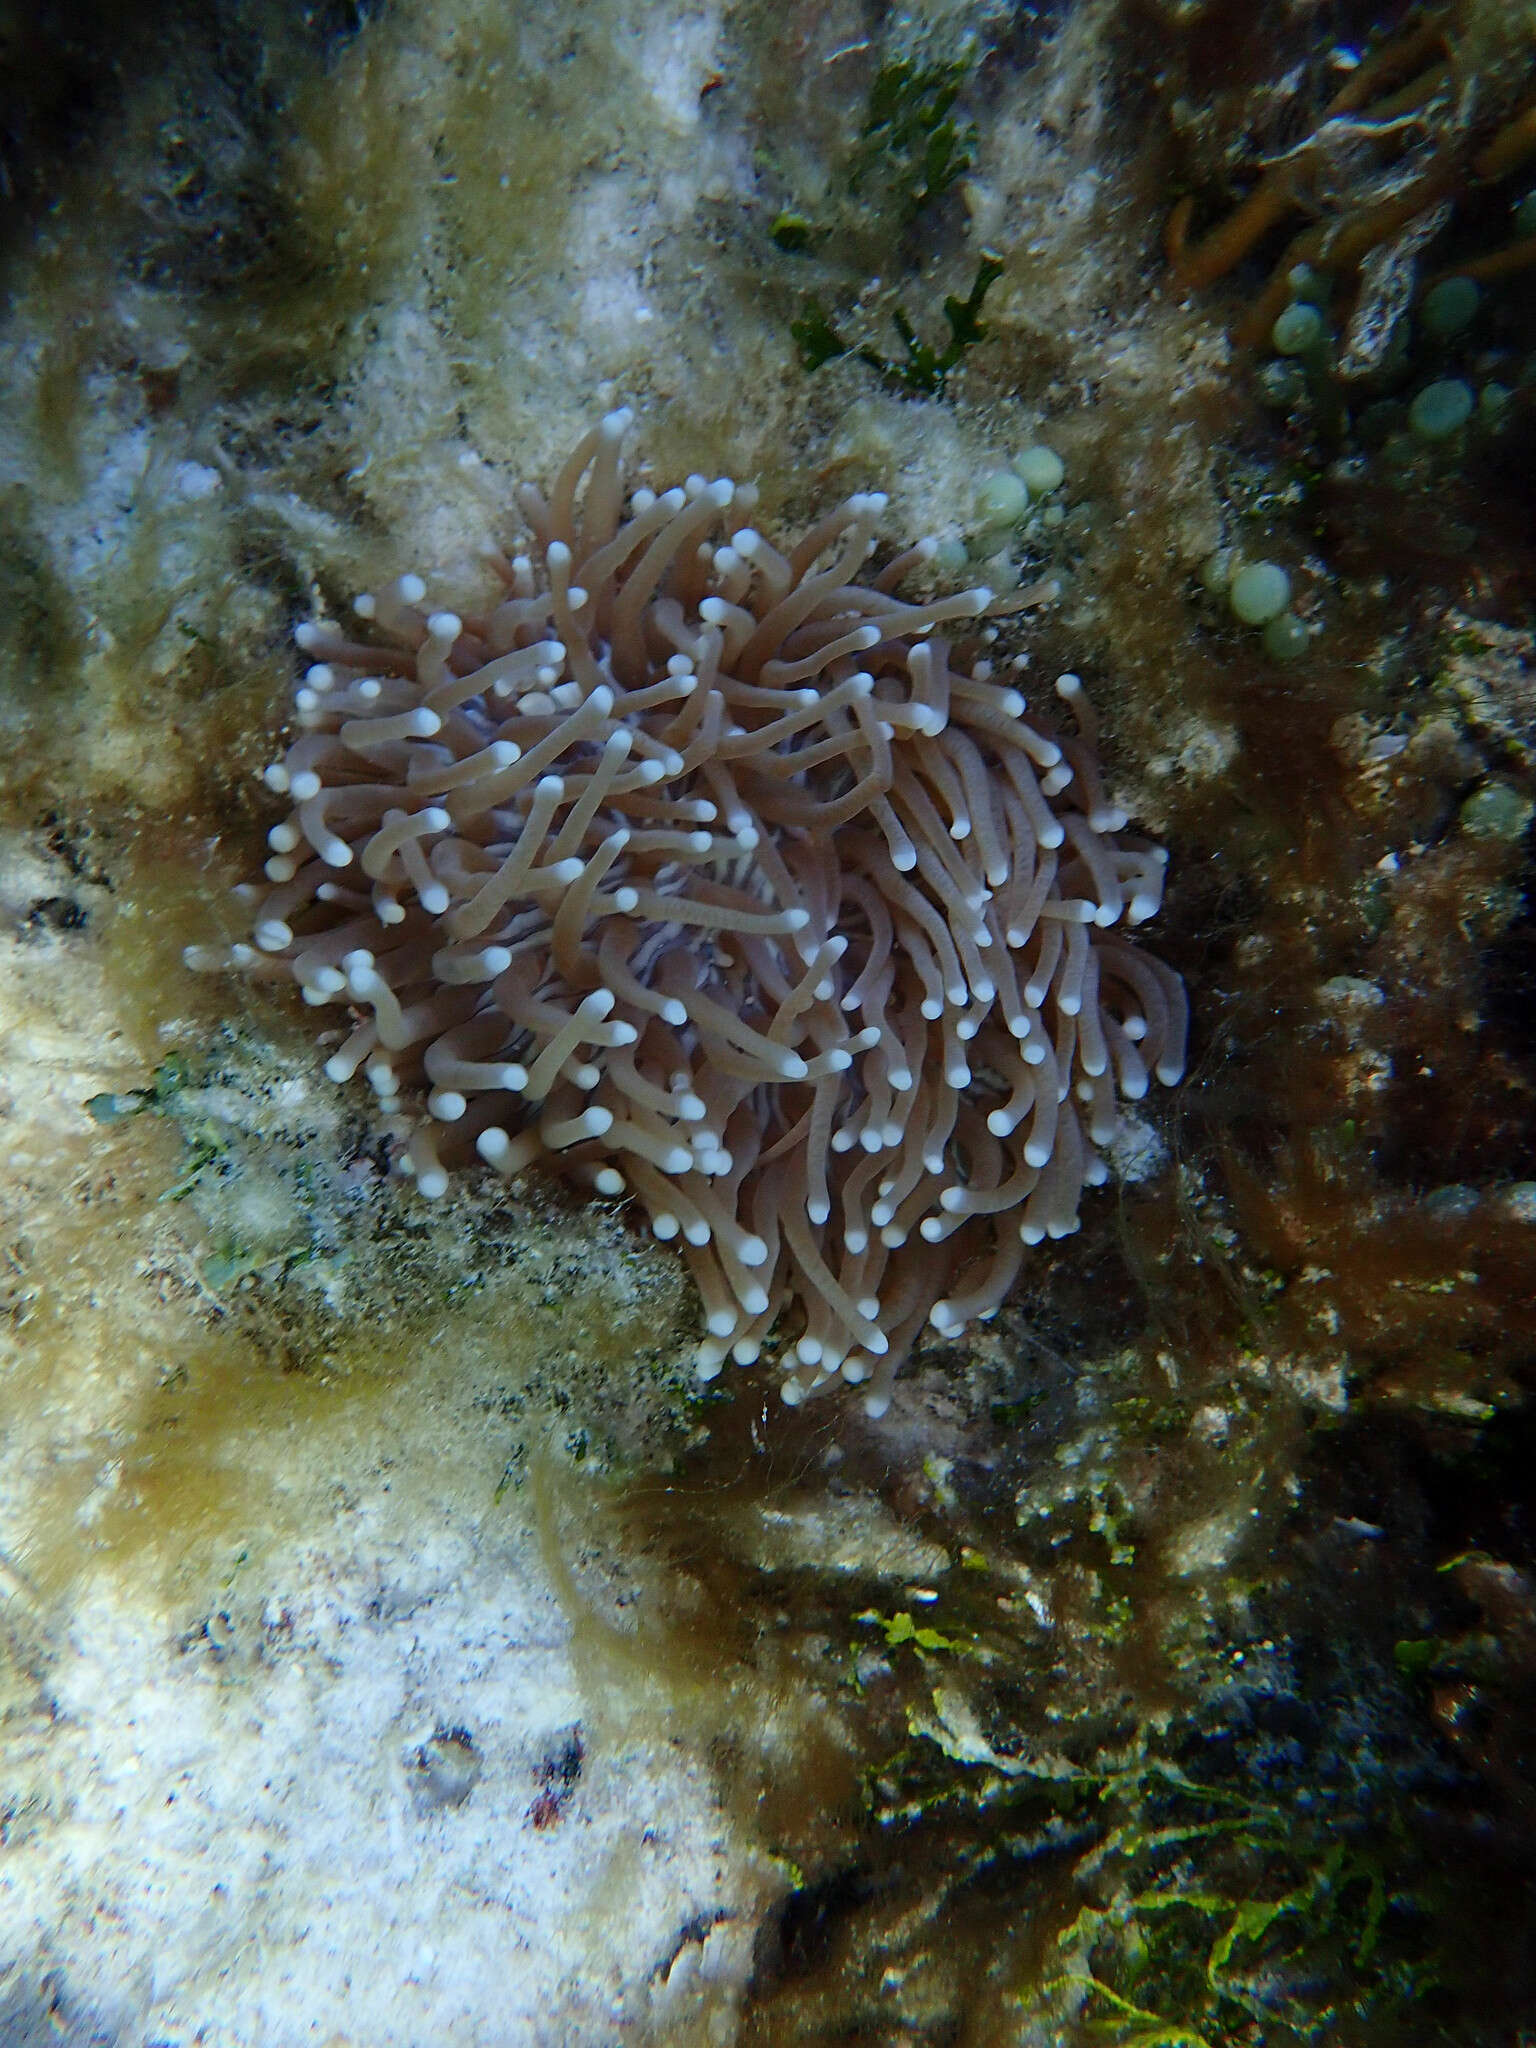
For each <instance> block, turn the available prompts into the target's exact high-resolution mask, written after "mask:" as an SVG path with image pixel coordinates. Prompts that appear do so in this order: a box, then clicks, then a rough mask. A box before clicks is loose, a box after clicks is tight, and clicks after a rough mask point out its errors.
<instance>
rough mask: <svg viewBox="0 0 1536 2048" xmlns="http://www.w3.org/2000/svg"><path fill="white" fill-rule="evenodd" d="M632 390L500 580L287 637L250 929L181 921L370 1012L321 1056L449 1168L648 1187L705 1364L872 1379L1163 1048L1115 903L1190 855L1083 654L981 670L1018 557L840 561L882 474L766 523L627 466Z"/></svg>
mask: <svg viewBox="0 0 1536 2048" xmlns="http://www.w3.org/2000/svg"><path fill="white" fill-rule="evenodd" d="M628 425H629V415H628V413H627V412H618V413H613V414H610V415H609V416H608V417H607V418H605V419H604V420H603V421H602V422H601V424H600V425H599V426H597V427H595V428H594V429H593V430H592V431H591V432H590V433H588V434H587V435H586V436H585V438H584V439H583V440H582V441H581V442H580V444H579V445H578V447H577V448H576V449H575V451H574V452H573V454H572V455H571V456H570V458H569V460H568V461H567V462H566V464H565V465H564V467H563V468H562V470H561V471H560V473H559V475H558V476H557V477H556V479H555V482H554V485H553V487H552V489H551V490H550V492H549V494H548V496H547V497H546V496H545V495H543V494H542V493H541V492H540V491H538V490H536V489H534V488H533V487H531V486H527V485H525V486H523V487H521V488H520V490H519V491H518V494H517V501H518V505H519V507H520V509H521V512H522V516H523V519H524V521H525V523H526V528H527V533H526V538H525V543H524V546H523V549H522V551H521V552H518V553H515V554H514V555H512V556H511V557H510V559H509V558H507V557H504V556H498V557H497V558H496V565H497V568H498V570H499V573H500V578H501V582H502V585H503V588H502V590H501V592H500V594H499V596H498V598H497V600H496V601H495V602H494V603H492V604H491V605H490V606H489V607H488V608H487V609H486V611H485V612H484V613H483V615H481V616H476V617H461V616H459V615H458V614H457V613H452V612H447V611H434V610H432V609H431V608H430V607H429V606H428V605H427V602H426V599H427V592H426V587H425V585H424V583H423V582H422V580H421V579H420V578H419V577H416V576H405V577H402V578H400V579H399V580H398V581H397V582H396V583H395V584H394V586H393V587H392V588H391V589H390V590H389V591H387V592H385V593H382V594H378V595H375V596H369V597H365V598H361V599H359V600H358V601H357V605H356V609H357V611H358V613H359V615H360V616H361V617H362V618H363V619H364V620H365V621H366V622H367V626H368V631H369V635H370V637H369V638H368V639H367V640H361V639H354V638H351V637H349V636H348V635H347V634H346V633H344V632H343V631H342V630H341V628H340V627H339V626H337V625H334V624H332V623H330V622H327V621H320V622H316V623H312V624H309V625H306V626H304V627H302V628H301V629H300V632H299V641H300V645H301V647H302V648H303V649H304V650H305V651H306V652H307V654H308V655H309V656H310V659H311V665H310V667H309V668H308V670H307V673H306V674H305V676H304V679H303V681H302V682H301V684H300V686H299V688H298V692H297V697H296V722H297V725H298V727H299V732H298V735H297V736H296V737H295V738H294V739H293V741H292V743H291V744H290V745H289V747H288V749H287V751H286V753H285V754H284V756H283V758H282V760H281V761H280V762H278V763H276V764H274V765H273V767H271V768H270V769H269V770H268V771H267V781H268V784H269V785H270V787H271V788H272V789H273V790H274V791H276V792H278V793H280V794H283V795H285V796H287V797H288V798H289V799H290V801H291V805H292V809H291V812H290V814H289V815H288V816H287V817H285V818H284V819H283V820H282V821H281V822H280V823H278V824H276V825H275V826H274V827H273V828H272V830H271V832H270V833H269V835H268V837H269V842H270V846H271V858H270V859H269V860H268V861H267V863H266V874H265V880H264V881H263V882H253V883H250V884H247V885H245V886H244V887H243V888H242V890H241V892H240V894H241V897H242V901H243V903H244V905H245V906H246V908H247V911H248V914H249V918H250V932H251V936H250V939H249V941H248V942H243V943H240V944H237V945H236V946H234V947H233V948H232V949H231V950H230V951H229V952H228V953H224V952H217V951H214V950H211V949H195V958H196V961H197V964H200V965H204V966H233V967H236V968H239V969H243V970H245V971H246V972H248V973H255V974H261V975H265V976H269V977H276V978H279V979H282V980H290V981H293V982H296V983H297V984H298V987H299V989H300V992H301V994H302V996H303V998H304V1000H305V1002H307V1003H309V1004H311V1005H313V1006H314V1007H316V1008H317V1009H321V1010H326V1011H332V1010H334V1011H338V1012H344V1013H345V1014H346V1016H347V1018H348V1024H347V1027H346V1029H345V1030H344V1031H342V1032H338V1033H336V1034H334V1035H333V1036H332V1039H331V1050H330V1051H329V1056H328V1058H327V1060H326V1071H327V1073H328V1074H329V1075H330V1077H331V1078H332V1079H333V1080H335V1081H337V1082H339V1083H344V1082H348V1081H350V1080H351V1079H352V1078H353V1076H354V1075H356V1074H358V1073H363V1074H365V1075H366V1077H367V1079H368V1081H369V1082H370V1083H371V1084H372V1086H373V1089H374V1091H375V1095H376V1097H377V1100H378V1106H379V1109H380V1111H381V1112H382V1113H383V1114H385V1115H386V1116H389V1117H392V1118H399V1119H400V1125H399V1128H400V1133H401V1138H402V1147H401V1151H400V1154H399V1164H400V1166H401V1169H402V1170H403V1171H405V1172H406V1173H408V1174H410V1175H412V1176H414V1179H415V1183H416V1186H417V1188H418V1189H419V1190H420V1191H421V1193H422V1194H423V1195H425V1196H429V1197H438V1196H441V1195H442V1194H443V1193H444V1192H445V1191H446V1190H447V1188H448V1185H449V1180H450V1173H451V1170H452V1169H454V1168H455V1167H459V1166H462V1165H466V1164H471V1163H474V1162H475V1161H477V1160H478V1161H482V1162H485V1163H486V1164H488V1165H489V1166H491V1167H493V1168H495V1169H497V1170H498V1171H500V1172H501V1173H503V1174H508V1175H511V1174H515V1173H517V1172H519V1171H521V1170H522V1169H524V1168H526V1167H530V1166H533V1165H535V1164H539V1165H544V1166H549V1167H552V1168H554V1169H555V1170H556V1171H557V1172H559V1173H561V1174H562V1175H564V1176H566V1177H567V1178H569V1179H570V1180H572V1181H573V1182H575V1183H577V1184H579V1185H581V1186H583V1187H586V1188H589V1189H590V1190H592V1191H593V1192H594V1193H596V1194H598V1195H600V1196H608V1197H617V1196H621V1195H629V1196H632V1197H633V1198H634V1199H635V1200H636V1201H638V1202H639V1204H640V1205H641V1206H642V1208H643V1209H644V1210H645V1212H646V1213H647V1215H648V1216H649V1219H650V1223H651V1228H652V1230H653V1231H654V1232H655V1234H656V1235H657V1236H658V1237H659V1238H663V1239H673V1238H675V1239H678V1240H680V1243H681V1246H682V1249H683V1251H684V1254H685V1256H686V1257H687V1259H688V1261H689V1264H690V1266H691V1268H692V1271H693V1274H694V1277H695V1279H696V1281H697V1284H698V1287H699V1291H700V1294H701V1296H702V1299H703V1304H704V1314H705V1328H706V1334H705V1336H704V1338H703V1341H702V1343H701V1344H700V1347H699V1354H698V1364H699V1370H700V1372H701V1373H702V1374H704V1375H705V1376H706V1377H708V1376H712V1375H713V1374H715V1373H716V1372H718V1371H719V1369H720V1366H721V1365H722V1363H723V1361H724V1360H725V1358H726V1357H727V1356H728V1355H734V1357H735V1358H736V1359H737V1361H738V1362H740V1363H743V1364H746V1363H751V1362H752V1361H754V1360H755V1359H756V1358H757V1357H758V1356H759V1353H760V1351H761V1349H762V1347H763V1346H764V1344H765V1342H767V1341H768V1340H769V1338H770V1333H773V1332H775V1329H776V1326H778V1325H780V1322H781V1318H782V1319H783V1320H782V1338H783V1342H782V1356H783V1365H782V1389H783V1393H784V1397H785V1399H786V1400H789V1401H791V1402H794V1401H798V1400H800V1399H802V1398H803V1397H804V1396H805V1395H806V1394H808V1393H810V1392H812V1391H814V1390H815V1389H817V1388H819V1387H821V1386H823V1385H825V1384H828V1383H830V1382H831V1381H833V1380H835V1379H841V1380H842V1381H844V1382H853V1383H862V1385H863V1388H864V1394H865V1400H866V1405H867V1406H868V1407H869V1408H870V1410H871V1412H872V1413H875V1414H878V1413H880V1412H881V1411H882V1410H883V1408H884V1406H885V1405H886V1403H887V1401H888V1399H889V1391H890V1384H891V1379H892V1375H893V1374H894V1372H895V1370H896V1368H897V1366H898V1365H899V1364H900V1362H901V1361H902V1359H903V1358H904V1357H905V1356H906V1354H907V1353H908V1352H909V1350H910V1349H911V1347H912V1345H913V1344H914V1342H915V1341H916V1340H917V1338H918V1337H919V1335H920V1334H921V1333H922V1331H923V1330H924V1328H925V1327H927V1328H931V1329H932V1330H934V1331H936V1332H937V1333H938V1334H940V1335H941V1336H953V1335H956V1334H958V1333H959V1332H960V1331H961V1330H963V1329H964V1328H965V1326H966V1325H967V1324H968V1323H969V1322H970V1321H971V1320H972V1319H973V1318H976V1317H983V1316H988V1315H990V1314H992V1313H993V1312H994V1311H995V1310H996V1309H997V1308H998V1307H999V1305H1000V1304H1001V1303H1002V1301H1003V1300H1004V1298H1005V1296H1006V1294H1007V1293H1008V1290H1009V1288H1010V1287H1011V1286H1012V1284H1013V1282H1014V1279H1015V1277H1016V1276H1017V1274H1018V1271H1019V1268H1020V1263H1021V1260H1022V1258H1023V1255H1024V1252H1025V1249H1026V1247H1027V1246H1029V1245H1031V1244H1035V1243H1038V1242H1040V1241H1041V1240H1042V1239H1044V1238H1046V1237H1058V1236H1063V1235H1065V1234H1067V1233H1069V1232H1071V1231H1073V1230H1074V1229H1076V1227H1077V1216H1078V1205H1079V1199H1080V1197H1081V1194H1082V1191H1083V1189H1084V1187H1085V1186H1089V1185H1092V1184H1094V1183H1097V1182H1100V1181H1102V1180H1103V1179H1104V1178H1105V1177H1106V1174H1107V1171H1108V1169H1107V1166H1106V1163H1105V1159H1104V1149H1105V1147H1106V1146H1107V1145H1108V1144H1109V1143H1110V1141H1111V1140H1112V1138H1113V1137H1114V1134H1115V1130H1116V1126H1117V1117H1118V1104H1119V1102H1120V1101H1121V1100H1122V1099H1136V1098H1138V1097H1140V1096H1142V1095H1144V1094H1145V1092H1146V1090H1147V1087H1148V1084H1149V1079H1150V1078H1151V1077H1152V1076H1153V1075H1155V1076H1156V1077H1157V1078H1158V1079H1159V1080H1161V1081H1163V1082H1166V1083H1171V1082H1173V1081H1176V1080H1177V1079H1178V1078H1179V1075H1180V1072H1181V1069H1182V1062H1183V1047H1184V1034H1185V1008H1184V995H1183V989H1182V985H1181V983H1180V982H1179V980H1178V977H1177V976H1176V975H1174V974H1173V973H1172V972H1171V971H1170V970H1169V969H1168V968H1167V967H1165V966H1164V965H1162V964H1161V963H1160V962H1159V961H1157V960H1156V959H1154V958H1152V957H1151V956H1150V955H1148V954H1147V953H1145V952H1143V951H1141V950H1140V949H1139V948H1137V947H1136V946H1134V945H1133V944H1131V943H1129V942H1128V940H1127V937H1126V936H1125V934H1126V931H1127V928H1129V927H1132V926H1135V925H1138V924H1140V923H1142V922H1143V921H1144V920H1145V919H1147V918H1149V917H1151V916H1152V915H1153V914H1154V912H1155V911H1156V910H1157V908H1158V906H1159V903H1160V901H1161V896H1162V887H1163V875H1164V868H1165V855H1164V853H1163V851H1162V850H1161V849H1160V848H1158V847H1156V846H1154V845H1152V844H1150V843H1149V842H1148V841H1146V840H1145V839H1142V838H1138V837H1136V836H1134V835H1131V834H1128V833H1127V831H1126V825H1127V820H1126V817H1125V814H1124V813H1123V812H1122V811H1121V810H1120V809H1119V808H1118V807H1117V806H1116V805H1115V804H1113V803H1112V802H1111V801H1110V800H1109V798H1108V797H1107V796H1106V794H1105V792H1104V789H1103V786H1102V783H1101V780H1100V776H1099V770H1098V766H1097V762H1096V757H1095V751H1094V745H1095V736H1096V735H1095V722H1094V718H1093V714H1092V712H1091V710H1090V709H1089V707H1088V704H1087V700H1086V696H1085V693H1084V691H1083V688H1082V685H1081V683H1080V682H1079V680H1078V678H1077V677H1075V676H1062V677H1061V678H1060V679H1059V681H1058V683H1057V685H1056V691H1057V695H1058V697H1059V698H1060V699H1061V700H1062V701H1063V702H1064V703H1065V704H1066V705H1068V706H1069V707H1070V708H1071V710H1072V712H1073V714H1074V720H1075V728H1076V729H1075V731H1072V732H1062V731H1058V730H1057V729H1056V728H1055V726H1054V725H1053V724H1052V722H1051V721H1050V719H1049V718H1047V717H1044V716H1041V715H1040V714H1038V713H1037V712H1035V711H1032V710H1027V709H1026V706H1025V703H1024V700H1023V698H1022V696H1021V695H1020V694H1019V692H1018V690H1017V689H1016V688H1014V687H1013V683H1012V681H1010V680H1008V679H1007V678H1006V677H1000V676H999V675H998V674H996V673H994V663H993V658H992V642H993V641H995V639H996V637H997V635H996V629H994V628H989V627H988V626H987V625H986V621H987V619H988V616H989V614H990V613H992V612H993V610H994V609H995V606H994V600H993V598H992V594H991V593H990V592H989V591H987V590H985V589H970V590H964V591H961V592H959V593H957V594H953V595H948V596H929V597H921V598H914V599H911V600H907V599H904V598H902V597H901V596H900V595H898V594H897V593H898V591H899V588H900V586H901V584H902V582H903V580H904V579H906V578H907V577H909V576H912V575H914V574H915V573H918V572H921V571H923V570H925V569H926V568H927V566H928V564H929V563H930V562H931V560H932V555H933V549H932V547H931V546H930V545H929V544H926V543H919V544H918V545H916V546H914V547H909V548H907V549H905V550H904V551H902V552H901V553H899V554H897V555H896V556H895V557H894V558H893V559H891V560H890V561H889V562H887V563H886V565H885V566H884V567H883V568H882V569H881V570H880V571H879V573H877V574H875V575H874V576H873V577H872V578H871V580H870V581H868V582H861V581H859V580H857V579H858V578H859V576H860V574H861V572H863V570H864V568H865V565H866V563H867V562H868V560H869V558H870V556H871V555H872V554H873V553H874V552H875V550H876V547H877V541H876V532H877V527H878V523H879V520H880V517H881V514H882V512H883V511H884V508H885V502H886V501H885V499H884V498H883V497H881V496H879V495H877V494H865V495H859V496H855V497H852V498H849V499H848V500H847V501H846V502H845V503H843V504H841V505H839V506H837V507H836V508H835V509H834V510H832V511H830V512H829V513H827V514H826V516H825V517H823V518H822V519H820V520H819V521H818V522H817V523H816V524H815V525H813V526H812V527H811V529H810V530H809V532H807V533H806V534H805V535H804V536H802V538H800V539H799V540H798V541H796V542H795V543H793V544H792V545H790V546H789V547H788V549H787V551H781V549H780V548H779V547H776V546H774V545H773V544H772V543H771V542H770V541H769V540H767V539H766V538H765V537H764V536H763V535H762V534H761V533H760V532H759V531H757V529H756V528H754V527H752V526H750V525H749V524H746V523H745V520H746V518H747V516H749V515H750V513H751V511H752V509H753V508H754V505H755V502H756V493H755V491H754V490H753V489H752V488H751V487H749V486H742V485H740V484H737V483H735V482H733V481H731V480H730V479H726V478H722V479H719V480H716V481H708V480H706V479H705V478H703V477H690V478H689V479H688V480H687V482H686V483H685V484H684V485H682V486H680V487H678V488H675V489H672V490H668V491H665V492H662V493H661V494H659V495H658V494H657V493H656V492H655V491H653V490H650V489H639V490H635V491H634V492H633V493H632V494H629V493H627V492H626V488H625V480H624V472H623V464H622V442H623V439H624V435H625V432H626V430H627V428H628ZM338 1041H339V1042H338ZM775 1341H777V1340H775Z"/></svg>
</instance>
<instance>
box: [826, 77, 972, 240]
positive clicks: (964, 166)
mask: <svg viewBox="0 0 1536 2048" xmlns="http://www.w3.org/2000/svg"><path fill="white" fill-rule="evenodd" d="M970 70H971V59H970V57H969V56H965V57H961V58H959V59H957V60H956V61H955V62H954V63H951V64H933V65H927V66H921V67H920V66H918V65H916V64H913V63H909V62H906V61H900V62H897V63H894V64H885V65H882V67H881V69H880V70H879V72H878V73H877V74H876V77H875V82H874V85H873V86H872V87H871V88H870V95H869V107H868V111H867V113H866V114H865V117H864V126H863V128H862V129H861V130H860V133H859V140H858V145H857V147H856V149H855V151H854V155H853V161H852V164H851V165H850V166H849V173H848V189H849V191H850V192H857V191H859V190H860V188H861V187H862V186H864V185H866V184H867V183H868V182H869V180H870V178H871V176H872V174H874V173H875V172H876V170H877V169H878V170H881V171H884V172H885V173H886V174H887V175H888V176H890V177H892V178H893V179H894V180H895V182H896V183H897V185H898V186H899V187H900V190H901V198H902V205H903V209H904V211H905V212H906V214H907V215H908V217H910V216H911V215H913V214H916V213H919V212H921V211H922V209H923V208H924V207H925V206H928V205H930V204H931V203H932V202H933V201H934V200H935V199H938V198H941V197H942V196H943V194H944V193H946V192H947V191H948V190H949V189H950V187H951V186H952V185H953V184H954V183H955V181H956V180H957V179H958V178H961V177H963V176H964V175H965V173H966V172H967V171H968V170H969V169H970V167H971V164H972V163H973V162H974V160H975V152H976V129H975V126H974V124H973V123H971V122H969V121H967V122H964V123H962V122H960V121H957V120H956V118H955V115H954V112H953V108H954V103H955V99H956V96H957V95H958V93H959V91H960V88H961V86H962V85H963V84H964V83H965V81H966V78H967V77H968V76H969V75H970Z"/></svg>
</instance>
